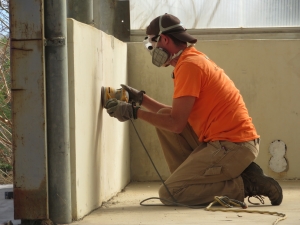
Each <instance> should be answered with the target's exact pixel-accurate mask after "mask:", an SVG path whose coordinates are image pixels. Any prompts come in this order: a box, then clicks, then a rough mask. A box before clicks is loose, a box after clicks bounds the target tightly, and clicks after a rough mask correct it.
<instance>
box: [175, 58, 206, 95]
mask: <svg viewBox="0 0 300 225" xmlns="http://www.w3.org/2000/svg"><path fill="white" fill-rule="evenodd" d="M174 74H175V78H174V94H173V98H179V97H182V96H193V97H196V98H198V97H199V94H200V91H201V70H200V69H199V67H198V66H197V65H195V64H193V63H181V64H180V65H179V67H178V68H176V70H175V71H174Z"/></svg>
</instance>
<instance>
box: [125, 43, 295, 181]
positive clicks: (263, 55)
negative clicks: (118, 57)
mask: <svg viewBox="0 0 300 225" xmlns="http://www.w3.org/2000/svg"><path fill="white" fill-rule="evenodd" d="M144 48H145V47H144V46H143V44H142V43H134V42H132V43H128V76H129V77H128V79H129V84H130V85H132V86H133V87H134V88H136V89H139V90H145V91H146V93H147V94H149V95H150V96H151V97H153V98H154V99H156V100H158V101H161V102H163V103H166V104H171V102H172V93H173V80H172V78H171V72H172V69H173V68H171V67H168V68H157V67H155V66H154V65H152V63H151V56H150V54H149V53H148V52H147V51H145V49H144ZM196 48H197V49H198V50H199V51H201V52H203V53H205V54H206V55H207V56H208V57H209V58H211V59H212V60H213V61H214V62H216V63H217V64H218V65H219V66H220V67H221V68H222V69H224V70H225V73H226V74H227V75H228V76H229V77H230V78H231V79H232V80H233V81H234V83H235V85H236V86H237V88H238V89H239V90H240V92H241V94H242V96H243V98H244V101H245V102H246V106H247V108H248V111H249V113H250V116H251V117H252V119H253V122H254V125H255V126H256V129H257V131H258V133H259V135H260V136H261V144H260V153H259V157H258V158H257V159H256V162H257V163H258V164H259V165H260V166H261V167H262V168H263V170H264V172H265V173H266V174H268V175H270V176H272V177H274V178H276V179H295V178H297V179H299V178H300V168H299V161H300V155H299V154H298V152H299V150H300V147H299V145H298V144H297V143H298V140H299V136H300V101H299V96H300V88H299V83H300V72H299V71H300V63H299V61H300V40H232V41H228V40H217V41H198V42H197V45H196ZM136 124H137V128H138V130H139V132H140V134H141V137H142V139H143V141H144V142H145V145H146V147H147V148H148V150H149V152H150V155H151V156H152V157H153V160H154V163H155V164H156V165H157V167H158V169H159V171H160V172H161V175H162V176H163V178H166V177H168V176H169V171H168V169H167V166H166V163H165V161H164V156H163V153H162V151H161V148H160V144H159V141H158V138H157V136H156V132H155V129H154V128H153V127H152V126H150V125H148V124H146V123H145V122H143V121H136ZM275 140H281V141H283V142H284V143H285V144H286V149H287V150H286V152H285V154H284V157H285V159H286V161H287V166H286V169H285V171H283V172H280V173H278V172H274V170H272V169H271V168H270V160H271V159H272V157H274V155H272V154H274V153H272V154H271V153H270V151H269V148H270V145H271V143H272V142H273V141H275ZM130 146H131V176H132V179H134V180H140V181H145V180H158V179H159V178H158V176H157V175H156V173H155V171H154V169H153V168H152V165H151V164H150V162H149V160H148V158H147V155H146V154H145V153H144V150H143V148H142V146H141V144H140V143H139V141H138V139H137V138H136V135H135V134H134V130H133V129H132V128H131V127H130ZM280 154H281V153H280ZM272 161H274V159H272ZM278 161H280V162H281V161H283V160H278Z"/></svg>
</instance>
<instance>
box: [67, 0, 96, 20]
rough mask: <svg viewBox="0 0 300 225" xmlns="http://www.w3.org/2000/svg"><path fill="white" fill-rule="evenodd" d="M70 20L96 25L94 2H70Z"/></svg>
mask: <svg viewBox="0 0 300 225" xmlns="http://www.w3.org/2000/svg"><path fill="white" fill-rule="evenodd" d="M67 2H68V11H67V12H68V13H67V16H68V18H73V19H75V20H77V21H79V22H82V23H86V24H90V25H91V24H94V18H93V0H84V1H83V0H68V1H67Z"/></svg>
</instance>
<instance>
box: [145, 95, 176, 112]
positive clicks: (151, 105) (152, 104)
mask: <svg viewBox="0 0 300 225" xmlns="http://www.w3.org/2000/svg"><path fill="white" fill-rule="evenodd" d="M142 107H144V108H146V109H147V110H148V111H150V112H154V113H157V112H158V111H159V110H160V109H162V108H172V107H171V106H169V105H165V104H162V103H160V102H158V101H156V100H154V99H153V98H151V97H149V96H148V95H146V94H144V96H143V103H142Z"/></svg>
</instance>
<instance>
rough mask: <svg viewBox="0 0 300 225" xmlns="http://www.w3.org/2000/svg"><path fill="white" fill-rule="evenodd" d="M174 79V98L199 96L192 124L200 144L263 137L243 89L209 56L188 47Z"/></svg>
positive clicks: (191, 120) (192, 113) (193, 111)
mask: <svg viewBox="0 0 300 225" xmlns="http://www.w3.org/2000/svg"><path fill="white" fill-rule="evenodd" d="M174 76H175V77H174V95H173V98H179V97H182V96H194V97H196V100H195V103H194V106H193V108H192V111H191V114H190V116H189V118H188V122H189V123H190V125H191V126H192V127H193V129H194V131H195V133H196V134H197V135H198V138H199V141H204V142H209V141H216V140H227V141H231V142H244V141H250V140H254V139H256V138H258V137H259V135H257V133H256V129H255V127H254V125H253V123H252V118H251V117H250V116H249V114H248V110H247V108H246V106H245V103H244V101H243V98H242V96H241V95H240V92H239V90H238V89H237V88H236V87H235V85H234V83H233V82H232V80H230V78H229V77H228V76H227V75H226V74H225V72H224V71H223V70H222V69H221V68H220V67H218V66H217V65H216V64H215V63H214V62H213V61H211V60H210V59H209V58H208V57H207V56H206V55H204V54H203V53H201V52H199V51H197V49H195V48H194V47H188V48H186V49H185V50H184V51H183V53H182V54H181V56H180V58H179V60H178V62H177V64H176V67H175V69H174Z"/></svg>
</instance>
